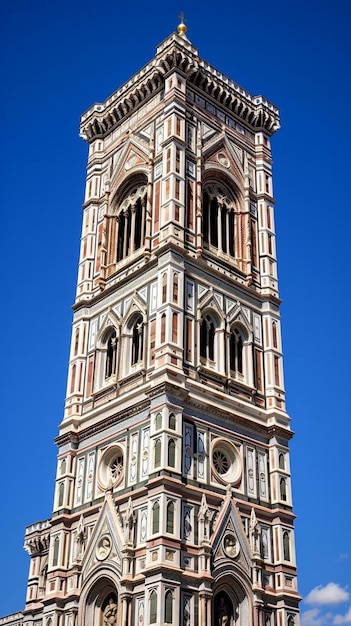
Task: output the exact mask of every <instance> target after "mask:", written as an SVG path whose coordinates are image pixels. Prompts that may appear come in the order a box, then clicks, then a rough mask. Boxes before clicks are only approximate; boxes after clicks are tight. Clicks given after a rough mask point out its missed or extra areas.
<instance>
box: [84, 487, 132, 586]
mask: <svg viewBox="0 0 351 626" xmlns="http://www.w3.org/2000/svg"><path fill="white" fill-rule="evenodd" d="M105 497H106V499H105V502H104V504H103V506H102V508H101V511H100V513H99V517H98V519H97V521H96V525H95V528H94V530H93V532H92V534H91V536H90V539H89V541H88V544H87V546H86V550H85V554H84V557H83V559H82V577H83V580H84V579H85V578H86V577H87V576H88V575H89V574H90V572H91V570H92V569H94V568H95V567H98V566H100V565H101V564H103V563H105V562H107V561H108V562H110V563H111V562H112V563H113V565H114V567H115V568H116V569H117V570H118V571H119V572H120V573H121V570H122V547H123V544H124V538H123V527H122V523H121V520H120V519H119V516H118V513H117V512H116V509H115V506H114V503H113V500H112V496H111V494H110V493H106V496H105Z"/></svg>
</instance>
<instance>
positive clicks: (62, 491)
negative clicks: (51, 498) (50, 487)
mask: <svg viewBox="0 0 351 626" xmlns="http://www.w3.org/2000/svg"><path fill="white" fill-rule="evenodd" d="M64 495H65V484H64V483H60V486H59V496H58V506H59V507H61V506H63V499H64Z"/></svg>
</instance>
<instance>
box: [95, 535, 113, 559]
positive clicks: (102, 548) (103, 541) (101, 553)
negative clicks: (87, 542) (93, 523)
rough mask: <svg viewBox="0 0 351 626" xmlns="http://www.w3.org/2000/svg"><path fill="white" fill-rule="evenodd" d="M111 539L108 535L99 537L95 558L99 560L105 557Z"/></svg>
mask: <svg viewBox="0 0 351 626" xmlns="http://www.w3.org/2000/svg"><path fill="white" fill-rule="evenodd" d="M111 548H112V541H111V537H110V535H103V536H102V537H100V539H99V542H98V544H97V546H96V558H97V559H98V560H99V561H104V560H105V559H107V557H108V556H109V554H110V552H111Z"/></svg>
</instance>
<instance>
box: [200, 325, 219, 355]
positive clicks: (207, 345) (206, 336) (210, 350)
mask: <svg viewBox="0 0 351 626" xmlns="http://www.w3.org/2000/svg"><path fill="white" fill-rule="evenodd" d="M215 332H216V328H215V324H214V321H213V319H212V318H211V317H210V316H209V315H205V317H203V319H202V321H201V327H200V356H201V357H202V358H203V359H206V360H210V361H214V355H215V346H214V342H215Z"/></svg>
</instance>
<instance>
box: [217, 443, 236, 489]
mask: <svg viewBox="0 0 351 626" xmlns="http://www.w3.org/2000/svg"><path fill="white" fill-rule="evenodd" d="M212 470H213V474H214V476H215V478H216V480H217V481H218V482H221V483H223V484H235V483H237V482H238V481H239V479H240V477H241V460H240V455H239V452H238V450H237V449H236V447H235V446H234V445H233V444H232V443H230V441H227V440H226V439H215V440H214V441H213V443H212Z"/></svg>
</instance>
